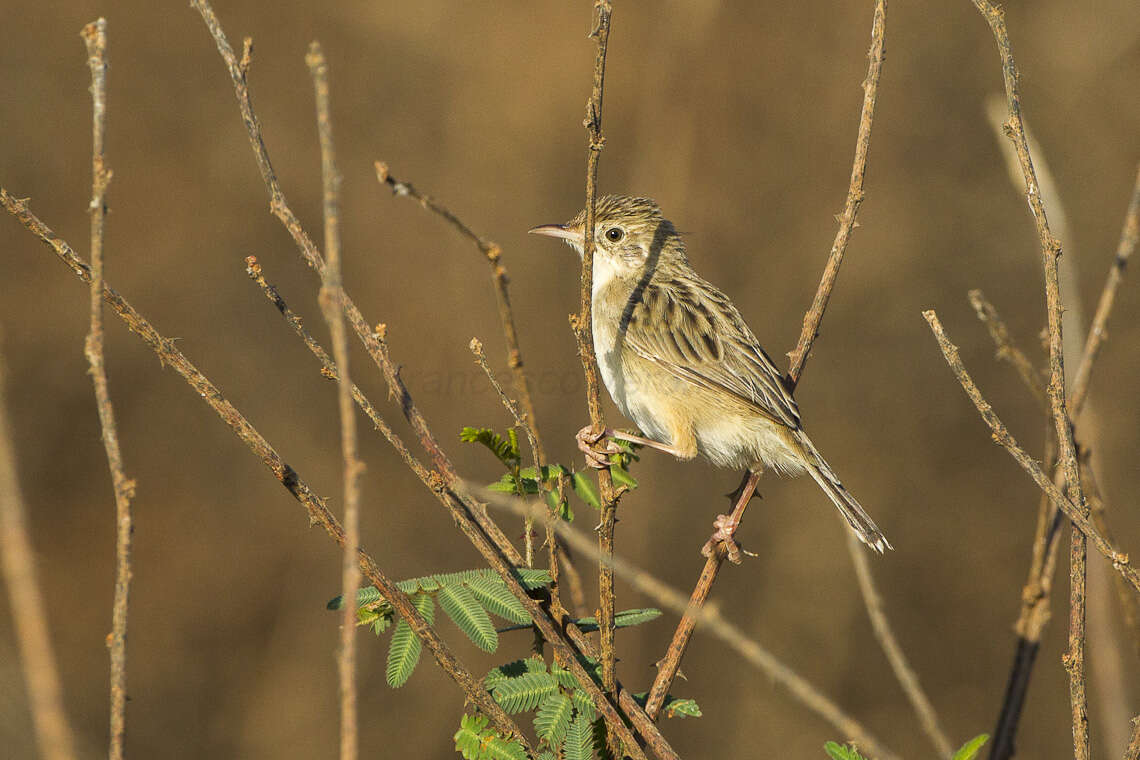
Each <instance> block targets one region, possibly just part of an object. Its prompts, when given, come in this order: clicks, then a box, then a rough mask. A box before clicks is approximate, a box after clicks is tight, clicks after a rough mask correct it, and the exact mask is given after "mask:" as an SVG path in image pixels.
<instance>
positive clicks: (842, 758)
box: [823, 742, 867, 760]
mask: <svg viewBox="0 0 1140 760" xmlns="http://www.w3.org/2000/svg"><path fill="white" fill-rule="evenodd" d="M823 751H824V752H826V753H827V756H828V757H830V758H831V760H867V758H865V757H863V756H862V755H860V754H859V750H857V749H855V748H854V747H848V746H847V745H846V744H837V743H836V742H827V743H826V744H824V745H823Z"/></svg>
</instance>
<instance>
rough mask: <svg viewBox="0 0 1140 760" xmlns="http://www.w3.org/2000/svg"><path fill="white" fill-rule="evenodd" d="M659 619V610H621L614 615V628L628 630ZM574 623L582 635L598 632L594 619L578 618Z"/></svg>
mask: <svg viewBox="0 0 1140 760" xmlns="http://www.w3.org/2000/svg"><path fill="white" fill-rule="evenodd" d="M659 617H661V610H657V609H654V608H652V607H646V608H644V609H640V610H622V611H621V612H619V613H617V614H616V615H614V627H615V628H629V627H630V626H634V625H641V624H642V623H648V622H649V621H650V620H656V619H657V618H659ZM574 622H575V624H577V626H578V627H579V628H581V629H582V633H593V632H594V631H596V630H598V621H597V619H596V618H592V617H587V618H579V619H578V620H575V621H574Z"/></svg>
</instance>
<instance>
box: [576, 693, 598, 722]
mask: <svg viewBox="0 0 1140 760" xmlns="http://www.w3.org/2000/svg"><path fill="white" fill-rule="evenodd" d="M570 700H571V701H572V702H573V703H574V709H575V710H577V711H578V716H579V717H584V718H585V719H586V722H590V721H592V720H593V719H594V718H596V717H598V709H597V708H596V707H594V700H592V699H590V695H589V694H587V693H586V692H585V691H583V690H582V689H575V690H574V691H572V692H570Z"/></svg>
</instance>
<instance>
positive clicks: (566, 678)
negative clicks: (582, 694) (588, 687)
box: [550, 662, 579, 689]
mask: <svg viewBox="0 0 1140 760" xmlns="http://www.w3.org/2000/svg"><path fill="white" fill-rule="evenodd" d="M550 675H552V676H554V680H555V681H557V682H558V685H559V686H562V687H565V688H567V689H577V688H578V687H579V684H578V679H577V678H575V677H574V674H573V673H571V672H570V671H569V670H566V669H564V668H562V667H560V666H559V665H558V663H556V662H555V663H551V665H550Z"/></svg>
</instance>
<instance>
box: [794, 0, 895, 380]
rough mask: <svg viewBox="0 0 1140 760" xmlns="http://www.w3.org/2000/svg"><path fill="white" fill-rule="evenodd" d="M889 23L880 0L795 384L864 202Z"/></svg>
mask: <svg viewBox="0 0 1140 760" xmlns="http://www.w3.org/2000/svg"><path fill="white" fill-rule="evenodd" d="M886 24H887V3H886V0H877V2H876V3H875V14H874V20H873V22H872V24H871V49H870V50H869V51H868V53H867V59H868V61H869V62H870V63H869V65H868V67H867V78H866V79H864V80H863V110H862V111H861V112H860V114H859V134H858V136H857V137H856V138H855V160H854V162H853V163H852V164H851V183H850V184H849V185H848V187H847V202H846V203H845V204H844V206H843V214H842V215H841V216H840V217H839V230H838V231H837V232H836V233H835V242H833V243H832V244H831V254H830V255H829V256H828V257H827V266H826V267H824V270H823V278H822V279H820V281H819V287H818V288H817V289H816V291H815V298H813V299H812V302H811V307H810V308H809V309H808V311H807V313H806V314H804V324H803V328H802V329H801V330H800V338H799V340H798V341H797V342H796V347H795V348H794V349H792V351H791V353H789V354H788V359H789V366H788V375H787V377H788V382H789V383H790V384H791V386H792V387H793V388H794V387H795V386H796V385H797V384H798V383H799V381H800V375H802V374H803V371H804V365H805V364H807V360H808V355H809V354H810V353H811V347H812V344H813V343H815V339H816V337H817V336H818V335H819V324H820V322H822V321H823V312H824V310H825V309H827V302H828V301H829V300H830V299H831V291H832V290H834V289H835V280H836V278H838V277H839V267H840V265H841V264H842V263H843V254H844V253H846V252H847V242H848V241H849V240H850V239H851V232H852V230H854V229H855V217H856V215H857V214H858V213H859V206H860V205H861V204H862V203H863V178H864V176H866V173H867V153H868V152H869V151H870V149H871V124H872V122H874V120H875V99H876V98H877V97H878V94H879V78H880V77H881V76H882V73H883V53H884V50H885V47H884V43H885V39H886Z"/></svg>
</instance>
